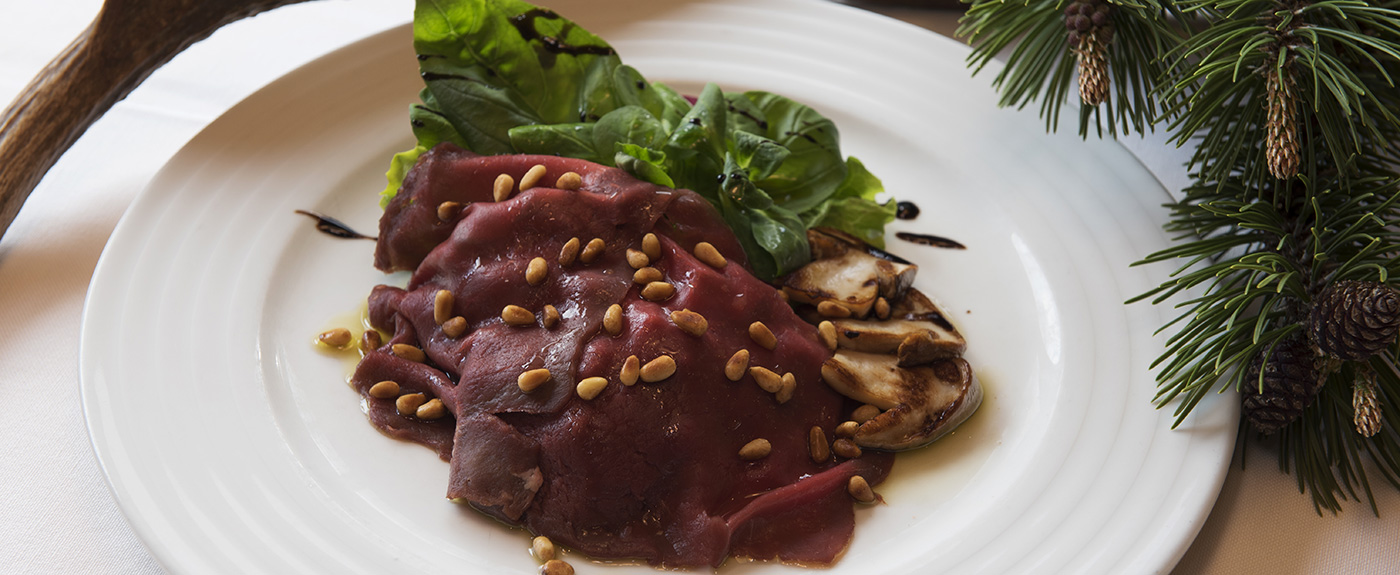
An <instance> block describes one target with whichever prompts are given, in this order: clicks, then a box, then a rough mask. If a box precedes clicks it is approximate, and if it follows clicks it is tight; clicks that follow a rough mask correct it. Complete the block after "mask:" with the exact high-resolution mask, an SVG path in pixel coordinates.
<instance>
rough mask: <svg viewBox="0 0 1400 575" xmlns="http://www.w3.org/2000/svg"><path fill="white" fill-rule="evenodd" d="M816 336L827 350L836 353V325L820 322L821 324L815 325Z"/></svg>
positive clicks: (824, 321)
mask: <svg viewBox="0 0 1400 575" xmlns="http://www.w3.org/2000/svg"><path fill="white" fill-rule="evenodd" d="M817 336H818V337H819V338H820V339H821V340H822V345H825V346H826V348H827V349H829V350H831V351H836V324H834V323H831V322H829V321H826V320H822V322H821V323H819V324H817Z"/></svg>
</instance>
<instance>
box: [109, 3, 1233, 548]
mask: <svg viewBox="0 0 1400 575" xmlns="http://www.w3.org/2000/svg"><path fill="white" fill-rule="evenodd" d="M554 8H556V9H557V10H558V11H559V12H561V13H562V14H564V15H565V16H568V17H571V18H573V19H575V20H577V21H578V22H579V23H581V24H582V25H583V26H585V27H587V28H589V29H591V30H593V31H595V32H597V33H599V34H601V35H602V36H603V37H604V38H607V39H609V41H610V42H612V43H613V44H614V46H616V47H617V48H618V50H619V51H620V53H621V54H622V56H623V59H624V61H626V62H628V63H630V64H632V65H634V66H636V67H637V68H638V69H640V70H641V71H642V72H643V73H644V74H646V75H647V76H648V77H649V78H650V79H653V80H661V81H665V82H668V83H670V84H672V85H673V86H674V87H676V88H678V89H681V90H682V91H691V92H692V93H693V92H694V91H696V90H698V89H699V87H700V86H701V85H702V83H703V82H705V81H714V82H718V83H719V84H720V85H721V86H723V87H724V88H726V89H730V90H738V89H764V90H769V91H774V92H778V93H782V94H786V95H789V96H791V97H794V98H796V99H798V100H800V101H803V102H806V103H808V104H809V105H812V106H813V107H815V108H817V109H818V110H820V111H822V112H823V113H825V114H826V115H827V116H829V117H831V118H832V119H833V120H835V121H836V123H837V125H838V126H840V128H841V131H842V136H843V144H844V149H845V151H846V152H847V153H849V154H852V155H855V156H858V157H860V158H861V159H862V160H864V161H865V163H866V164H867V166H869V167H870V169H871V170H872V171H873V172H874V173H876V174H877V175H879V176H881V177H882V178H883V180H884V182H885V185H886V187H887V189H888V190H890V191H892V192H893V193H894V194H896V195H897V196H898V197H899V198H900V199H906V200H912V201H914V202H916V203H917V204H918V205H919V206H920V207H921V208H922V209H923V214H922V215H921V216H919V218H918V219H916V220H913V221H901V222H897V223H896V224H895V225H894V226H893V229H894V230H912V231H919V232H924V233H932V234H937V235H940V236H946V237H949V238H953V239H955V240H957V241H960V242H962V243H964V244H966V245H967V246H968V249H967V250H963V251H955V250H946V249H937V248H931V247H924V246H916V245H913V244H907V243H903V242H900V241H897V240H892V241H891V249H892V250H895V251H897V252H898V253H901V254H903V255H905V256H907V257H908V258H910V259H912V260H914V261H915V262H916V263H918V264H919V265H920V267H921V273H920V275H919V279H918V284H917V285H918V286H919V287H920V288H921V289H923V290H924V291H926V292H929V293H931V294H933V295H934V296H935V298H936V299H938V300H939V301H941V302H942V303H943V305H944V306H945V308H946V309H947V310H948V311H949V312H950V315H951V316H952V319H953V320H954V321H955V322H956V323H957V324H959V325H960V327H961V328H962V329H963V331H964V333H965V334H966V336H967V338H968V339H969V340H970V342H971V347H970V350H969V351H968V353H967V358H968V360H969V361H970V362H971V363H972V365H973V366H974V368H975V370H976V371H977V374H978V376H979V377H980V378H981V380H982V382H983V383H984V385H985V386H986V388H987V392H988V393H987V399H986V402H985V403H984V404H983V406H982V409H981V411H980V412H979V413H978V414H977V415H976V416H975V417H974V418H973V419H972V420H970V421H969V422H968V423H967V424H965V425H964V426H963V428H961V429H959V430H958V431H957V432H956V433H955V434H954V435H952V436H950V437H948V438H945V439H943V440H942V441H940V442H938V443H937V444H935V445H933V446H931V447H929V448H927V449H924V450H922V451H919V452H916V453H911V454H907V455H904V456H902V457H901V458H900V460H899V462H898V463H897V464H896V467H895V471H894V477H893V478H892V479H891V481H890V482H889V483H887V484H886V485H885V486H883V487H882V488H881V489H880V491H881V492H882V493H883V495H884V496H885V498H886V500H887V501H888V505H882V506H877V507H874V508H865V509H861V510H860V511H859V514H858V525H857V531H856V536H855V540H854V541H853V542H852V544H851V547H850V549H849V551H848V552H847V553H846V555H845V556H844V558H843V559H841V561H840V562H839V563H838V564H837V566H836V567H835V568H834V569H832V570H831V571H830V572H831V573H840V574H844V573H861V574H877V573H900V574H906V573H936V572H946V573H1000V572H1006V573H1051V572H1094V573H1134V572H1143V573H1146V572H1164V571H1167V570H1169V569H1170V568H1171V566H1172V565H1173V564H1174V563H1175V562H1176V560H1177V559H1178V558H1179V557H1180V556H1181V554H1182V553H1183V552H1184V551H1185V549H1186V547H1187V546H1188V545H1189V544H1190V541H1191V539H1192V538H1193V537H1194V535H1195V533H1196V531H1197V530H1198V529H1199V527H1200V525H1201V523H1202V522H1203V521H1204V519H1205V517H1206V514H1207V512H1208V511H1209V509H1210V506H1211V504H1212V502H1213V501H1214V500H1215V497H1216V494H1217V492H1218V490H1219V486H1220V483H1221V481H1222V479H1223V476H1224V473H1225V468H1226V465H1227V463H1228V460H1229V457H1230V452H1231V447H1232V441H1233V440H1232V438H1233V436H1234V432H1235V425H1236V424H1235V422H1236V419H1237V417H1238V416H1237V413H1236V410H1235V408H1234V407H1233V402H1229V401H1219V400H1217V398H1214V397H1212V398H1208V399H1207V400H1206V402H1204V403H1203V404H1202V405H1201V406H1200V407H1198V408H1197V409H1196V414H1195V415H1194V416H1193V418H1192V419H1190V420H1188V422H1187V424H1186V425H1185V426H1184V427H1182V428H1180V429H1178V430H1175V431H1171V430H1169V422H1170V414H1169V413H1168V412H1167V411H1158V410H1155V409H1154V408H1153V407H1152V405H1151V403H1150V397H1151V395H1152V393H1153V391H1154V386H1153V382H1152V377H1151V374H1150V373H1149V370H1148V364H1149V362H1150V361H1151V359H1152V358H1153V357H1155V356H1156V354H1157V353H1159V350H1160V349H1161V341H1160V340H1158V339H1154V338H1153V337H1151V334H1152V332H1153V330H1154V329H1156V328H1157V327H1158V326H1159V325H1161V323H1162V322H1163V319H1164V317H1165V316H1166V315H1167V314H1168V313H1169V310H1167V309H1163V308H1154V307H1152V306H1149V305H1145V304H1140V305H1133V306H1124V305H1122V303H1121V302H1123V301H1124V300H1125V299H1126V298H1128V297H1129V296H1131V295H1134V294H1137V293H1140V292H1141V291H1143V290H1145V289H1147V288H1149V287H1150V286H1151V285H1154V284H1155V283H1156V282H1158V281H1160V280H1161V279H1162V278H1163V277H1164V276H1163V274H1164V270H1162V269H1161V268H1152V267H1146V268H1142V267H1139V268H1129V267H1128V264H1129V263H1130V262H1132V261H1133V260H1135V259H1136V258H1138V257H1140V256H1142V255H1143V254H1146V253H1149V252H1151V251H1153V250H1155V249H1158V248H1160V247H1162V246H1164V245H1167V241H1168V240H1167V239H1166V237H1165V236H1164V235H1163V233H1162V232H1161V227H1160V226H1161V224H1162V222H1163V219H1164V217H1165V211H1164V210H1163V209H1161V208H1160V207H1159V205H1158V204H1160V203H1161V202H1163V201H1164V200H1165V199H1166V197H1167V196H1166V195H1165V193H1164V192H1163V190H1162V189H1161V187H1160V186H1159V185H1158V183H1157V182H1156V181H1155V180H1154V179H1153V178H1152V177H1151V176H1150V174H1148V173H1147V171H1146V170H1144V169H1143V168H1142V167H1141V166H1140V165H1139V164H1138V163H1137V162H1136V161H1135V160H1134V159H1133V157H1132V156H1130V155H1129V154H1128V153H1127V152H1126V151H1125V150H1123V149H1122V148H1121V147H1119V146H1117V145H1115V144H1112V143H1101V142H1087V143H1086V142H1082V141H1080V140H1079V139H1078V138H1076V137H1074V136H1072V135H1059V136H1047V135H1046V134H1045V133H1044V130H1043V128H1042V124H1041V123H1040V122H1039V120H1037V119H1036V118H1034V117H1033V115H1030V114H1024V113H1017V112H1013V111H1009V110H1001V109H997V108H996V107H995V106H994V104H993V103H994V102H995V97H994V95H993V93H992V91H991V90H990V89H989V88H988V87H987V86H986V84H987V82H988V81H989V77H990V74H989V75H988V76H984V77H979V78H976V79H972V78H969V76H968V72H967V70H966V68H965V66H964V62H963V58H964V56H965V54H966V49H965V48H963V47H961V46H959V45H957V44H955V43H953V42H951V41H949V40H947V39H944V38H942V37H939V36H936V35H934V34H932V33H929V32H926V31H924V30H922V29H918V28H915V27H912V26H908V25H905V24H902V23H899V22H896V21H892V20H888V19H885V18H882V17H879V16H875V15H872V14H869V13H865V12H862V11H859V10H856V9H852V8H848V7H845V6H841V5H837V4H830V3H826V2H811V1H801V0H761V1H753V0H702V1H696V2H654V1H650V0H604V1H598V0H592V1H586V0H566V1H560V2H555V3H554ZM410 38H411V36H410V33H409V31H408V29H407V28H400V29H397V30H394V31H391V32H388V33H385V34H381V35H378V36H374V37H371V38H368V39H366V40H364V41H361V42H359V43H356V44H354V45H351V46H349V47H347V48H345V49H342V50H339V51H337V52H335V53H333V54H331V55H329V56H327V57H325V58H322V59H321V60H318V61H316V62H314V63H312V64H311V65H308V66H306V67H305V68H303V69H301V70H298V71H296V72H294V73H292V74H291V75H289V76H287V77H285V78H283V79H281V80H279V81H277V82H275V83H273V84H271V85H269V86H268V87H266V88H265V89H263V90H262V91H260V92H258V93H257V94H255V95H253V96H252V97H251V98H249V99H248V100H247V101H245V102H243V103H241V104H239V105H238V106H236V107H235V108H233V109H232V110H230V111H229V112H228V113H227V114H226V115H225V116H223V117H222V118H220V119H219V120H218V121H216V122H214V123H213V124H212V125H210V126H209V128H208V129H206V130H205V131H204V132H203V133H201V134H200V135H199V136H198V137H196V138H195V139H194V140H193V141H192V142H191V143H190V144H189V145H188V146H187V147H186V148H185V149H184V150H182V151H181V152H180V153H179V154H178V155H177V156H176V157H175V158H174V159H173V160H171V162H170V163H169V165H168V166H166V168H165V169H164V170H163V171H162V172H161V173H160V174H159V175H158V176H157V177H156V178H155V179H154V181H153V182H152V183H151V185H150V187H149V189H147V190H146V191H145V192H144V193H143V194H142V195H141V196H140V197H139V198H138V199H137V200H136V201H135V203H134V204H133V205H132V206H131V209H130V211H129V212H128V213H127V214H126V216H125V217H124V218H123V219H122V221H121V223H120V225H119V226H118V228H117V230H116V232H115V233H114V234H113V236H112V240H111V243H110V244H109V245H108V246H107V249H106V251H105V253H104V254H103V256H102V260H101V263H100V264H99V265H98V268H97V271H96V274H95V276H94V279H93V283H92V288H91V291H90V293H89V296H88V302H87V309H86V313H85V321H84V325H83V334H82V389H83V402H84V407H85V409H86V413H87V418H88V424H89V426H90V429H91V433H92V440H93V443H94V445H95V448H96V451H97V454H98V457H99V458H100V460H101V463H102V466H103V468H104V470H105V471H106V474H107V477H108V480H109V481H110V484H111V487H112V490H113V492H114V493H115V495H116V498H117V500H118V501H119V503H120V505H121V506H122V508H123V510H124V511H125V512H126V514H127V516H128V518H129V519H130V522H131V524H132V526H133V527H134V529H135V530H136V531H137V533H138V534H139V535H140V536H141V538H142V539H143V540H144V541H145V542H146V544H147V545H148V546H149V547H150V549H151V551H152V552H153V553H154V555H155V556H156V557H157V558H158V559H159V561H160V562H161V563H162V564H163V565H165V566H166V567H167V568H169V569H170V570H171V571H172V572H176V573H290V572H295V573H338V574H344V573H366V574H370V573H373V574H380V573H395V574H403V573H448V572H451V573H470V572H487V571H489V572H500V573H531V572H533V571H534V570H535V569H536V567H535V564H534V562H533V561H532V559H531V558H530V556H529V555H528V553H527V546H528V538H527V536H526V535H525V534H524V533H523V532H520V531H515V530H511V529H507V528H504V527H502V526H500V525H498V524H496V523H494V522H493V521H491V520H489V519H485V518H483V517H481V516H479V515H477V514H476V513H473V512H471V511H470V510H467V509H465V508H463V507H462V506H458V505H453V504H451V503H449V502H447V501H446V500H445V499H444V498H443V493H444V492H445V489H446V480H447V465H446V464H445V463H443V462H442V461H440V460H438V459H437V457H436V456H434V455H433V454H432V453H431V452H429V451H428V450H426V449H423V448H421V447H418V446H415V445H412V444H408V443H401V442H398V441H395V440H391V439H388V438H386V437H385V436H383V435H380V434H379V433H378V432H377V431H375V430H374V429H373V428H372V427H371V426H370V425H369V424H368V423H367V422H366V420H365V418H364V416H363V415H362V414H361V410H360V404H359V397H358V396H357V395H356V394H355V393H354V392H353V391H352V390H351V389H350V388H349V387H348V386H346V385H345V383H344V381H345V378H346V375H347V374H348V371H349V369H350V367H349V364H348V363H347V362H346V361H344V360H342V359H340V358H335V357H331V356H328V355H324V354H322V353H319V352H318V351H316V350H315V349H314V347H313V346H312V344H311V342H312V339H313V337H314V335H315V334H316V333H319V332H320V331H322V330H323V329H325V328H328V327H331V326H334V325H353V324H354V323H355V322H356V319H357V317H358V314H357V312H358V310H359V309H360V307H361V306H362V302H363V301H364V298H365V296H366V295H367V294H368V292H369V289H370V287H371V286H373V285H375V284H377V283H383V282H386V281H390V282H391V281H402V278H385V277H384V276H382V275H380V274H379V273H378V272H376V271H375V270H374V269H373V268H372V267H371V261H372V260H371V253H372V247H373V246H372V244H371V243H370V242H366V241H346V240H336V239H332V238H329V237H327V236H324V235H321V234H318V233H317V232H316V231H315V230H314V229H313V227H312V226H311V223H310V221H309V220H307V219H306V218H304V217H302V216H298V215H295V214H294V213H293V210H295V209H299V208H302V209H312V210H316V211H320V212H323V213H328V214H332V215H335V216H338V217H340V218H342V219H344V220H345V221H347V222H348V223H350V224H351V225H352V226H354V227H357V228H360V229H363V230H374V229H375V226H376V220H377V217H378V213H379V209H378V206H377V192H378V190H379V189H380V187H381V186H382V181H383V180H382V173H383V171H384V169H385V167H386V164H387V160H388V158H389V156H390V155H391V154H392V153H393V152H395V151H397V150H400V149H404V148H406V147H408V146H409V145H410V138H411V136H410V135H409V132H408V125H407V117H406V116H407V115H406V112H407V108H408V105H409V104H410V103H411V102H413V101H414V99H415V94H416V92H417V90H418V88H419V86H420V81H419V80H418V78H417V75H416V65H415V61H414V58H413V53H412V50H411V41H410ZM892 231H893V230H892ZM572 559H573V560H574V562H575V563H577V564H579V566H580V567H584V570H585V571H587V572H608V573H620V574H621V573H651V572H653V571H652V570H651V569H650V568H648V567H645V566H609V567H607V568H602V567H592V566H586V565H583V561H584V560H583V559H582V558H579V557H573V558H572ZM720 571H721V573H749V572H763V573H770V572H798V571H801V570H799V569H797V568H792V567H785V566H781V565H773V564H753V563H750V564H736V563H734V562H730V564H728V565H726V566H725V567H724V568H722V569H721V570H720Z"/></svg>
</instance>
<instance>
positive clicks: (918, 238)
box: [894, 232, 967, 250]
mask: <svg viewBox="0 0 1400 575" xmlns="http://www.w3.org/2000/svg"><path fill="white" fill-rule="evenodd" d="M894 237H896V238H899V239H901V240H904V241H906V242H912V243H916V244H919V245H921V246H933V247H935V248H948V249H950V250H965V249H967V246H965V245H962V244H961V243H958V242H957V241H954V240H950V239H948V238H945V237H943V236H935V235H930V234H916V233H913V232H895V234H894Z"/></svg>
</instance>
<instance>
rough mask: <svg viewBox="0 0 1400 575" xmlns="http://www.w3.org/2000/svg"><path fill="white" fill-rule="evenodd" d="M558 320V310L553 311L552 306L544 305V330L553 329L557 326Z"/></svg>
mask: <svg viewBox="0 0 1400 575" xmlns="http://www.w3.org/2000/svg"><path fill="white" fill-rule="evenodd" d="M559 319H560V316H559V310H557V309H554V306H552V305H549V304H545V306H544V319H543V322H542V323H544V327H545V329H554V326H556V325H559Z"/></svg>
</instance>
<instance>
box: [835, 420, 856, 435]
mask: <svg viewBox="0 0 1400 575" xmlns="http://www.w3.org/2000/svg"><path fill="white" fill-rule="evenodd" d="M859 429H860V424H859V423H856V422H854V421H846V422H842V423H841V425H838V426H836V429H835V430H833V431H832V434H833V435H835V436H836V437H844V438H846V439H850V438H852V437H855V436H856V430H859Z"/></svg>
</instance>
